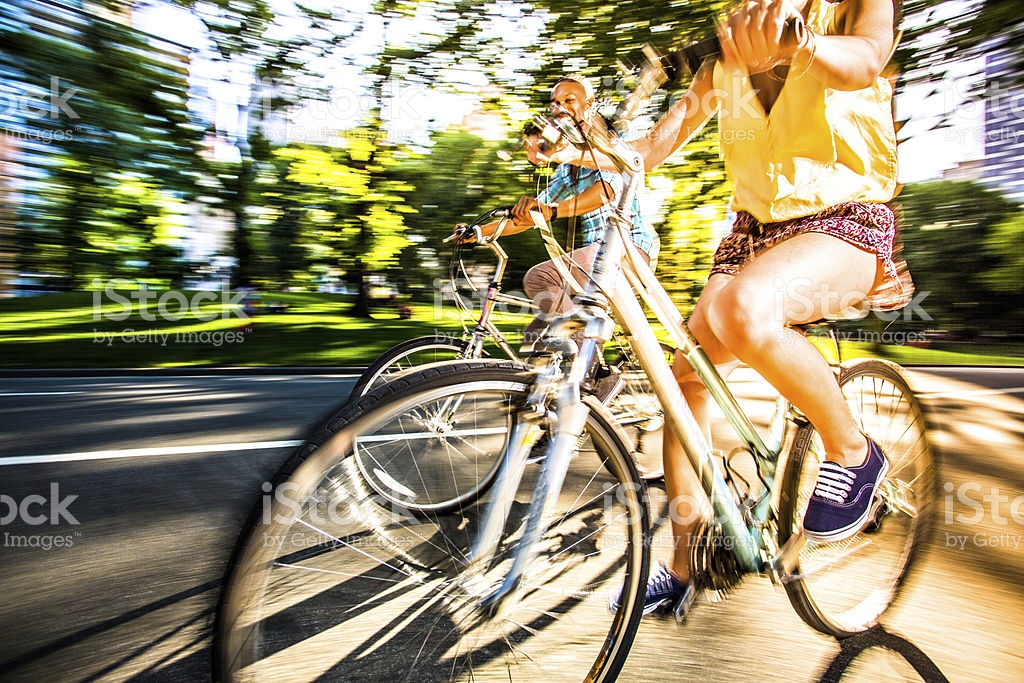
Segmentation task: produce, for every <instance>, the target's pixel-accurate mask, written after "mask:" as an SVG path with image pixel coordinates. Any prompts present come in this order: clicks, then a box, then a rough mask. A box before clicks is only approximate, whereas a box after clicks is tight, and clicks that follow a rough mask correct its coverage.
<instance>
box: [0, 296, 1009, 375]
mask: <svg viewBox="0 0 1024 683" xmlns="http://www.w3.org/2000/svg"><path fill="white" fill-rule="evenodd" d="M155 294H156V295H158V296H159V295H161V293H160V292H156V293H155ZM207 294H208V295H210V296H212V295H213V293H207ZM121 295H122V296H123V297H125V302H128V300H127V297H128V296H129V293H127V292H122V293H121ZM194 295H195V293H194V292H181V293H176V294H175V296H181V298H183V299H184V300H185V302H186V303H189V304H191V303H193V299H192V297H193V296H194ZM216 296H217V297H218V299H219V297H220V294H219V293H217V294H216ZM97 303H98V304H100V305H99V306H97V305H96V304H97ZM130 303H132V304H133V305H132V306H131V315H129V316H127V317H124V319H112V318H119V317H121V316H122V315H123V314H124V312H125V311H126V310H127V309H126V308H125V306H122V302H121V301H118V300H111V298H110V297H106V296H105V295H102V294H101V293H93V292H79V293H70V294H50V295H46V296H39V297H31V298H24V299H3V300H0V367H3V368H8V369H11V368H173V367H234V366H281V367H310V366H312V367H318V366H333V367H338V366H349V367H359V366H365V365H367V364H369V363H370V362H372V361H373V359H374V358H376V357H377V356H378V355H379V354H380V353H382V352H383V351H384V350H386V349H388V348H390V347H391V346H393V345H394V344H397V343H398V342H401V341H404V340H406V339H411V338H413V337H419V336H424V335H435V334H438V335H444V334H456V335H458V334H460V333H461V331H462V322H461V320H462V318H461V317H460V315H459V313H458V311H456V310H455V309H454V308H453V307H451V306H446V307H445V308H444V309H443V310H435V307H434V306H432V305H429V304H412V305H411V308H412V317H411V318H409V319H407V320H402V319H399V316H398V311H397V310H396V309H395V308H394V307H393V306H389V307H382V308H380V309H377V310H375V311H374V318H373V319H371V320H367V319H362V318H354V317H351V316H349V315H346V311H347V310H348V309H349V308H350V307H351V299H350V297H345V296H341V295H331V294H314V293H281V294H263V296H262V298H261V300H260V302H259V303H260V304H261V306H260V308H258V309H257V310H256V311H255V312H253V313H252V314H251V315H250V316H249V317H248V319H246V318H244V317H242V316H240V315H239V314H238V313H237V312H232V307H230V306H229V307H224V306H223V305H222V303H221V302H220V301H219V300H218V301H205V302H199V304H200V305H197V306H196V307H195V311H194V313H197V314H198V316H197V315H195V314H193V311H191V310H188V308H186V315H183V316H181V317H180V319H178V320H175V319H162V318H175V317H178V312H179V310H180V301H179V300H177V299H168V300H167V301H166V302H165V304H166V305H165V307H164V309H163V312H164V313H168V314H169V315H166V316H162V315H159V314H158V313H159V312H160V311H159V309H157V308H156V306H155V305H154V302H153V301H150V302H149V306H148V308H147V311H146V315H145V316H143V315H142V314H141V312H140V310H139V308H140V307H139V306H138V305H137V303H136V302H134V301H132V302H130ZM272 304H278V305H279V306H276V307H275V306H272ZM147 318H148V319H147ZM200 318H203V319H200ZM527 321H528V316H526V315H521V314H505V315H503V316H500V317H498V318H497V322H498V324H499V326H500V327H501V328H502V329H504V330H509V331H510V335H511V338H512V340H513V343H514V345H517V344H518V336H517V335H518V331H519V330H521V329H522V327H523V325H524V324H525V323H526V322H527ZM986 350H988V351H995V353H986ZM843 354H844V357H855V356H859V355H882V356H884V357H887V358H890V359H892V360H895V361H897V362H899V363H904V364H920V363H936V364H965V365H966V364H1006V365H1020V364H1024V346H1017V347H1014V346H1008V345H1004V346H1002V347H999V348H995V349H987V347H982V346H969V345H963V347H962V348H961V349H959V350H941V351H940V350H935V349H922V348H913V347H910V346H884V347H869V346H868V345H863V344H845V345H844V348H843Z"/></svg>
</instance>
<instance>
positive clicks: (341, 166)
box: [275, 137, 411, 316]
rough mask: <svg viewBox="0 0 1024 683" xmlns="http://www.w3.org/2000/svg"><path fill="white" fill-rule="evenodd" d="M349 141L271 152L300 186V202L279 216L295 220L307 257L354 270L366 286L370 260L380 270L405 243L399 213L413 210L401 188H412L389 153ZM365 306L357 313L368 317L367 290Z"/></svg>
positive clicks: (354, 139)
mask: <svg viewBox="0 0 1024 683" xmlns="http://www.w3.org/2000/svg"><path fill="white" fill-rule="evenodd" d="M347 140H348V142H347V144H346V146H345V148H344V149H342V148H324V147H311V146H298V145H292V146H289V147H284V148H280V149H278V150H276V152H275V156H276V157H277V158H278V159H281V160H283V161H287V162H288V175H287V180H288V181H289V182H290V183H294V185H295V187H297V188H301V189H300V194H299V195H298V197H297V198H298V199H299V200H300V202H299V203H298V204H293V205H291V206H289V207H288V209H289V210H288V211H286V212H285V213H283V214H282V218H287V220H289V221H295V222H296V223H297V224H298V225H299V230H298V231H297V235H298V239H299V243H300V244H305V246H306V249H307V251H308V253H309V254H310V257H309V260H310V261H311V262H313V263H316V262H320V263H323V264H327V265H340V266H341V267H342V268H345V269H346V271H347V272H349V273H352V274H356V275H357V278H358V279H354V282H355V283H356V284H357V286H359V287H361V288H363V289H368V287H367V286H365V285H366V282H365V281H364V276H365V274H366V273H367V270H368V268H369V267H371V266H370V264H372V268H373V269H374V270H384V269H385V268H386V266H387V265H388V264H389V263H393V262H394V261H395V260H396V259H397V257H398V255H399V253H400V252H401V250H402V248H403V247H405V246H406V245H407V244H408V243H409V241H408V239H407V238H406V237H405V225H404V222H403V216H404V215H405V214H407V213H409V212H410V211H411V209H410V208H408V206H407V204H406V203H405V198H404V196H403V193H405V192H408V191H409V190H410V189H411V187H410V186H409V185H407V184H405V183H403V182H401V181H400V180H397V179H396V178H395V177H394V175H395V171H394V169H395V165H396V164H395V160H394V157H393V155H392V154H390V153H388V152H385V151H382V150H380V149H375V148H374V146H373V143H372V142H371V141H369V140H365V139H363V138H359V137H350V138H348V139H347ZM299 206H301V207H302V208H301V209H300V208H299ZM289 227H290V226H289ZM361 298H362V297H361ZM365 306H366V309H365V310H359V311H357V313H358V314H361V315H365V316H369V306H370V299H369V293H368V292H367V296H366V297H365Z"/></svg>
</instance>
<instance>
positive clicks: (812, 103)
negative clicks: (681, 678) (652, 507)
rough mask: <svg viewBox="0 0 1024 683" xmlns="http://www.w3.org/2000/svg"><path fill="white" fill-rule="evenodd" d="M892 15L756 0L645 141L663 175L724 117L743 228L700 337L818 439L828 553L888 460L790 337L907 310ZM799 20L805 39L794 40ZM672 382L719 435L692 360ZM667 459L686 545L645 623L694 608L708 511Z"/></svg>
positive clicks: (704, 304)
mask: <svg viewBox="0 0 1024 683" xmlns="http://www.w3.org/2000/svg"><path fill="white" fill-rule="evenodd" d="M894 13H895V8H894V6H893V0H754V1H751V2H747V3H745V4H744V6H743V7H742V8H741V9H738V10H736V11H735V12H733V13H732V14H730V15H729V16H728V17H727V18H725V20H724V21H723V23H722V24H721V25H720V27H719V30H718V38H719V41H720V43H721V48H722V57H721V59H720V60H717V61H715V60H707V61H706V62H705V63H704V64H703V65H702V67H701V68H700V69H699V70H698V72H697V73H696V74H695V76H694V79H693V82H692V84H691V85H690V87H689V91H688V92H687V93H686V96H685V97H683V98H681V99H679V100H678V101H677V102H676V103H675V104H674V105H673V106H672V107H671V109H670V110H669V111H668V112H667V113H666V115H665V116H663V117H662V118H661V120H659V122H658V124H657V125H656V126H655V127H654V128H653V129H652V130H651V131H650V133H649V134H648V135H647V136H645V137H644V138H642V139H639V140H637V141H635V142H634V143H633V146H634V148H635V149H636V150H637V151H638V152H640V153H641V155H642V156H643V157H644V160H645V165H646V168H647V169H648V170H650V169H652V168H655V167H657V166H658V165H659V164H661V163H662V162H663V161H664V160H665V159H666V158H667V157H668V156H669V155H670V154H672V153H673V152H675V151H676V150H677V149H678V148H679V147H681V146H682V145H683V144H685V142H686V141H687V140H689V139H690V138H691V137H692V136H693V135H694V134H696V133H697V132H698V131H699V130H700V129H701V127H702V126H703V125H704V124H705V123H706V122H707V121H708V120H709V118H710V117H711V115H712V114H713V113H715V111H717V112H718V116H719V129H720V136H721V147H722V152H723V155H724V158H725V162H726V167H727V170H728V172H729V175H730V177H731V178H732V179H733V181H734V183H735V195H734V197H733V200H732V209H733V210H734V211H735V212H736V219H735V222H734V224H733V227H732V232H731V233H730V234H729V235H727V236H726V237H725V238H724V239H723V240H722V242H721V244H720V245H719V247H718V249H717V251H716V253H715V257H714V266H713V268H712V271H711V276H710V278H709V279H708V282H707V285H706V286H705V288H704V290H703V293H702V294H701V296H700V298H699V300H698V302H697V305H696V308H695V310H694V312H693V315H692V317H691V318H690V322H689V327H690V329H691V330H692V331H693V333H694V335H695V336H696V338H697V340H698V341H699V342H700V344H701V346H702V347H703V348H704V350H705V351H706V352H707V354H708V356H709V357H710V359H711V360H712V362H714V363H715V364H716V365H717V366H718V367H719V369H720V370H721V372H722V374H723V375H726V374H727V373H728V372H729V371H730V370H731V369H732V368H733V367H735V366H736V365H737V364H738V363H739V362H743V363H746V364H747V365H749V366H750V367H752V368H753V369H754V370H756V371H757V372H759V373H760V374H761V375H762V376H763V377H764V378H765V379H766V380H767V381H769V382H770V383H771V384H772V385H774V386H775V387H776V389H778V391H779V392H780V393H781V394H782V395H783V396H785V397H786V398H787V399H788V400H789V401H790V402H791V403H792V404H793V405H795V406H796V407H797V408H799V409H800V410H801V411H802V412H803V413H804V415H806V416H807V418H808V419H809V420H810V421H811V423H812V424H813V425H814V426H815V428H816V429H817V431H818V433H819V434H820V435H821V439H822V442H823V444H824V447H825V452H826V456H827V461H826V462H825V463H824V464H823V465H822V467H821V469H820V473H819V478H818V483H817V485H816V487H815V490H814V494H813V496H812V497H811V500H810V503H809V505H808V508H807V511H806V513H805V515H804V532H805V535H806V536H807V538H808V539H810V540H814V541H820V542H829V541H837V540H842V539H845V538H848V537H850V536H852V535H854V534H856V533H857V532H858V531H859V530H860V529H861V527H862V526H863V525H864V524H865V522H866V520H867V518H868V514H869V509H870V506H871V501H872V497H873V493H874V490H875V488H876V487H877V485H878V484H879V483H880V482H881V481H882V479H883V478H884V476H885V474H886V471H887V468H888V463H887V459H886V457H885V455H884V454H883V453H882V452H881V449H880V448H879V447H878V446H877V445H876V444H875V443H874V442H872V441H871V440H870V439H868V438H867V437H866V436H865V435H864V434H862V433H861V431H860V429H859V428H858V426H857V424H856V423H855V422H854V420H853V418H852V416H851V413H850V410H849V408H848V407H847V405H846V402H845V400H844V398H843V394H842V393H841V391H840V389H839V386H838V384H837V383H836V380H835V375H834V374H833V371H832V368H831V367H830V366H829V364H828V363H827V361H826V360H825V359H824V358H823V357H822V355H821V354H820V353H819V352H818V351H817V349H816V348H815V347H814V346H813V345H812V344H811V343H810V342H809V341H808V340H807V339H805V338H804V337H803V336H802V335H801V334H800V333H799V332H798V331H795V330H793V329H792V327H791V326H793V325H798V324H801V323H808V322H812V321H815V320H819V319H821V318H823V317H832V316H838V315H841V314H842V312H843V311H842V310H841V308H847V307H850V306H851V305H860V306H861V307H869V308H874V309H890V308H898V307H900V306H902V305H904V304H905V303H906V302H907V300H908V299H909V295H910V285H909V279H908V278H905V277H903V278H901V275H905V273H906V271H905V264H899V265H898V264H897V263H896V262H895V261H894V259H893V245H894V241H895V237H896V235H895V233H896V227H895V220H894V216H893V212H892V210H891V209H890V208H889V207H888V206H887V205H886V202H889V201H890V200H891V199H892V198H893V196H894V193H895V189H896V138H895V132H894V125H893V117H892V89H891V86H890V84H889V82H888V81H887V80H886V79H885V78H883V77H882V76H881V72H882V69H883V67H884V66H885V65H886V63H887V62H888V59H889V56H890V55H891V53H892V49H893V46H894ZM796 18H800V19H802V20H803V22H804V26H805V28H806V29H807V30H806V32H805V33H804V34H803V39H802V40H799V41H787V40H786V39H785V37H784V36H785V35H786V33H785V30H784V29H785V27H786V25H787V21H790V22H791V23H792V21H791V20H793V19H796ZM794 42H795V44H793V43H794ZM674 370H675V375H676V378H677V380H678V382H679V384H680V387H681V389H682V391H683V394H684V396H685V397H686V400H687V402H688V403H689V405H690V407H691V409H692V410H693V412H694V415H695V416H696V417H697V419H698V420H699V421H700V422H701V424H702V426H703V427H704V431H705V433H706V434H710V432H709V429H708V414H707V402H708V395H707V392H706V389H705V388H704V386H703V384H701V383H700V381H699V380H698V379H697V377H696V376H695V374H694V373H693V371H692V370H691V369H690V367H689V365H688V364H687V363H686V362H685V360H684V359H682V358H680V357H677V359H676V363H675V364H674ZM664 459H665V481H666V487H667V491H668V495H669V500H671V501H673V503H672V508H671V515H670V516H671V518H672V523H673V532H674V535H675V536H676V547H675V552H674V556H673V558H672V560H671V563H670V565H669V566H668V567H667V568H666V567H661V568H660V569H659V570H657V571H654V572H652V576H651V580H650V582H649V584H648V591H647V600H646V604H645V613H649V612H651V611H653V610H655V609H657V608H659V607H662V606H664V605H666V604H675V605H676V606H679V605H684V604H686V603H688V602H689V600H691V599H692V595H693V585H692V578H691V573H690V566H689V557H690V547H689V546H690V536H691V532H692V530H693V528H694V524H693V523H692V522H693V521H695V520H696V519H697V517H698V515H699V514H700V512H699V511H698V510H697V506H696V504H695V503H694V502H693V501H694V500H695V498H693V497H692V496H690V495H688V494H689V493H690V492H693V491H698V490H699V485H698V483H697V482H696V480H695V478H694V477H693V474H692V471H690V470H689V469H688V467H687V464H686V459H685V456H684V454H683V452H682V448H681V446H680V444H679V443H678V441H677V440H676V438H675V436H674V435H673V434H672V431H671V430H665V444H664Z"/></svg>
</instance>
